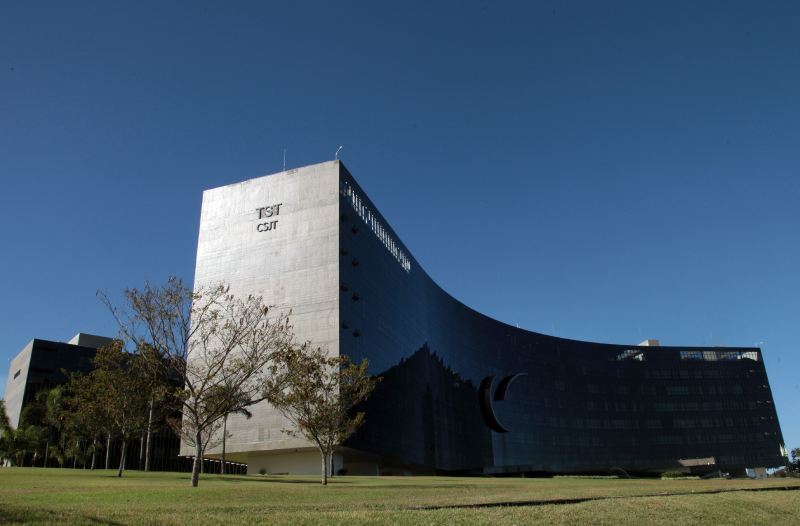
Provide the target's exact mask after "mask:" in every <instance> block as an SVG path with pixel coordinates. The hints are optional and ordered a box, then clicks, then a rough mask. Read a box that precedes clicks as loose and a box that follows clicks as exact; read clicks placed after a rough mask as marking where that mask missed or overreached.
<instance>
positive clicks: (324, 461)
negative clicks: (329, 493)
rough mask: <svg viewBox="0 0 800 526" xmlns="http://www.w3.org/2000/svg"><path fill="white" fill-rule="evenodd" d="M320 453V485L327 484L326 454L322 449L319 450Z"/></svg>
mask: <svg viewBox="0 0 800 526" xmlns="http://www.w3.org/2000/svg"><path fill="white" fill-rule="evenodd" d="M319 452H320V453H322V485H323V486H327V485H328V454H327V452H326V451H325V450H324V449H320V450H319Z"/></svg>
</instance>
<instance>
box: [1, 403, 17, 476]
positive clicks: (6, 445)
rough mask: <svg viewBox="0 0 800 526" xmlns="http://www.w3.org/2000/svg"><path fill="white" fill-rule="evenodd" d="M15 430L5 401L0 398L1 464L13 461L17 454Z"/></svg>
mask: <svg viewBox="0 0 800 526" xmlns="http://www.w3.org/2000/svg"><path fill="white" fill-rule="evenodd" d="M14 431H16V430H15V429H14V427H13V426H12V425H11V419H10V418H9V417H8V413H7V412H6V402H5V400H4V399H2V398H0V460H2V461H3V464H5V463H7V462H13V460H14V459H15V458H16V455H17V443H16V440H15V438H16V437H15V436H14V435H15V433H14Z"/></svg>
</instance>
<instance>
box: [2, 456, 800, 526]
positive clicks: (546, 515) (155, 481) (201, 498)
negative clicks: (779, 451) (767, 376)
mask: <svg viewBox="0 0 800 526" xmlns="http://www.w3.org/2000/svg"><path fill="white" fill-rule="evenodd" d="M797 485H800V484H799V483H798V481H795V480H792V479H767V480H719V479H716V480H622V479H620V480H614V479H605V480H603V479H509V478H501V479H484V478H444V477H439V478H434V477H414V478H403V477H336V478H334V479H331V481H330V483H329V485H328V486H327V487H323V486H322V485H321V484H319V477H301V476H242V475H226V476H220V475H203V476H202V477H201V479H200V487H199V488H190V487H189V474H186V473H143V472H139V471H126V472H125V474H124V476H123V478H121V479H118V478H116V476H115V471H113V470H109V471H104V470H100V471H95V472H91V471H83V470H70V469H43V468H0V524H59V525H68V524H87V525H89V524H91V525H96V524H113V525H116V524H137V525H138V524H141V525H150V524H152V525H156V524H158V525H162V524H167V525H169V524H176V525H177V524H191V525H193V526H194V525H201V524H293V525H295V524H297V525H316V524H348V525H350V524H381V525H383V524H387V525H388V524H391V525H394V524H409V525H410V524H426V525H427V524H464V525H483V524H486V525H489V524H491V525H494V524H509V525H511V524H526V525H527V524H548V525H549V524H556V525H559V524H614V525H625V524H631V525H633V524H636V525H641V524H670V525H671V524H675V525H677V524H699V523H703V524H726V525H727V524H770V525H780V524H797V523H798V514H799V513H800V491H766V492H726V493H719V494H704V495H691V494H689V495H676V496H656V495H657V494H658V493H664V492H691V491H693V490H694V491H695V492H698V491H707V490H716V489H735V488H762V487H779V486H781V487H785V486H797ZM633 495H646V496H647V497H644V498H621V499H612V500H596V501H590V502H582V503H577V504H562V505H543V506H517V507H490V508H461V509H437V510H417V509H413V508H415V507H424V506H442V505H458V504H478V503H492V502H509V501H530V500H550V499H565V498H584V497H613V496H633Z"/></svg>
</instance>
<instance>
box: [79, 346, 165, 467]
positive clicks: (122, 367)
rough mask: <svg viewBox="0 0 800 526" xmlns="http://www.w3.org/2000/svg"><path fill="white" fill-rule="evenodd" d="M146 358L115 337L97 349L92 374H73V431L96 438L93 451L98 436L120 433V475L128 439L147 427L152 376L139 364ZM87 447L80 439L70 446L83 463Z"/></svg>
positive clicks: (85, 458)
mask: <svg viewBox="0 0 800 526" xmlns="http://www.w3.org/2000/svg"><path fill="white" fill-rule="evenodd" d="M143 359H144V358H143V357H142V356H141V355H137V354H128V353H126V352H125V351H124V350H123V348H122V342H120V341H116V342H114V343H113V344H111V345H110V346H108V347H106V348H101V349H98V350H97V355H96V356H95V358H94V364H95V369H94V371H92V372H91V373H90V374H89V376H83V375H81V374H80V373H76V374H73V375H71V381H70V392H71V395H70V397H69V398H68V405H69V406H70V409H71V411H70V413H69V418H68V422H69V423H70V427H71V429H73V430H74V432H73V434H74V435H75V436H76V437H78V438H84V439H87V440H88V439H91V440H93V446H92V448H91V451H92V452H94V449H95V448H96V446H97V439H98V438H100V437H102V436H104V435H106V434H107V433H109V432H110V433H111V434H112V435H114V436H116V437H118V438H119V439H120V442H121V443H122V451H121V457H120V461H119V469H118V471H117V476H118V477H121V476H122V472H123V470H124V469H125V454H126V452H127V446H128V443H129V442H130V441H131V440H132V439H133V438H135V437H136V436H137V435H138V434H139V433H140V432H141V431H142V429H145V428H146V425H147V421H148V415H149V412H150V393H149V391H148V387H149V378H148V377H147V376H145V375H143V374H141V368H140V367H138V366H137V361H140V360H143ZM70 446H71V443H70ZM88 451H89V449H88V448H86V449H83V448H80V447H78V446H77V441H76V448H75V449H72V450H71V452H72V453H73V454H75V455H76V456H77V457H78V459H80V460H81V462H82V463H85V462H86V460H87V457H85V455H87V453H88Z"/></svg>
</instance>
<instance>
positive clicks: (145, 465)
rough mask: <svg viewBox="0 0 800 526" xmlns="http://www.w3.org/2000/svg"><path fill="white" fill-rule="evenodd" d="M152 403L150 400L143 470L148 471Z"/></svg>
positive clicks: (151, 440)
mask: <svg viewBox="0 0 800 526" xmlns="http://www.w3.org/2000/svg"><path fill="white" fill-rule="evenodd" d="M153 403H154V400H153V399H152V398H151V399H150V419H149V420H148V421H147V448H146V449H145V453H144V470H145V471H150V447H151V444H152V442H153Z"/></svg>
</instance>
